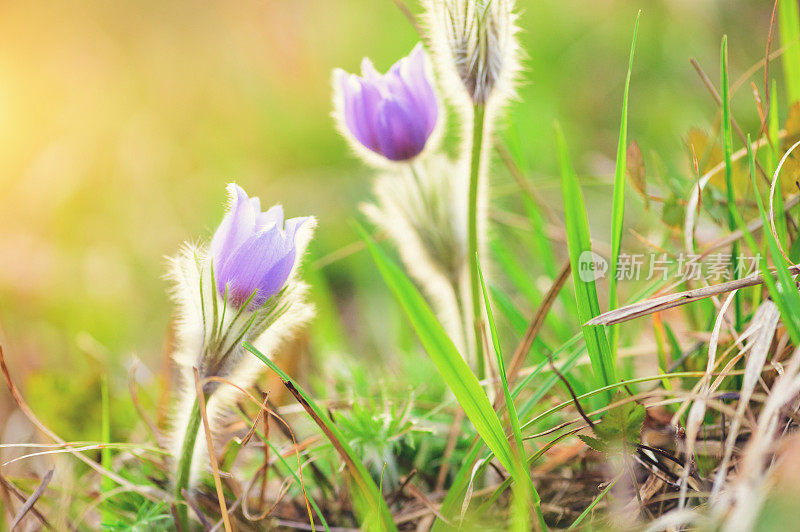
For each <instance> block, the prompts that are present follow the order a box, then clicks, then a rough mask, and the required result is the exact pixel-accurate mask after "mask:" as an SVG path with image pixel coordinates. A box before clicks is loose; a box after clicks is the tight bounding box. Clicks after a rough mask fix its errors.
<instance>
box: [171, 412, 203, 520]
mask: <svg viewBox="0 0 800 532" xmlns="http://www.w3.org/2000/svg"><path fill="white" fill-rule="evenodd" d="M200 420H201V416H200V402H199V401H198V400H197V399H195V400H194V404H193V405H192V413H191V414H189V423H188V425H187V426H186V433H185V434H184V435H183V445H182V446H181V456H180V459H179V461H178V473H177V477H176V478H175V502H176V503H177V504H176V510H177V512H178V521H180V525H181V528H182V529H183V530H189V508H188V507H187V506H186V504H185V502H184V501H183V490H184V489H188V488H189V476H190V475H191V471H192V455H193V454H194V444H195V441H197V432H198V430H199V429H200Z"/></svg>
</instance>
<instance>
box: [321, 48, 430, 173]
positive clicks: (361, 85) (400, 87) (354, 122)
mask: <svg viewBox="0 0 800 532" xmlns="http://www.w3.org/2000/svg"><path fill="white" fill-rule="evenodd" d="M334 83H335V85H336V87H335V89H336V91H337V102H336V103H337V112H338V114H339V117H338V118H339V120H340V122H341V123H342V126H343V128H344V129H346V133H349V134H350V135H351V136H352V137H353V138H354V139H355V140H356V141H357V142H358V143H359V144H361V145H362V146H364V147H366V148H368V149H369V150H371V151H373V152H375V153H377V154H379V155H381V156H383V157H385V158H386V159H389V160H390V161H407V160H410V159H413V158H414V157H416V156H417V155H419V154H420V153H421V152H422V150H423V149H425V145H426V144H427V142H428V140H429V139H430V137H431V135H432V134H433V132H434V129H435V127H436V122H437V120H438V117H439V102H438V100H437V98H436V92H435V91H434V89H433V85H432V83H431V80H430V79H429V78H428V74H427V72H426V67H425V52H424V51H423V49H422V45H420V44H418V45H417V46H415V47H414V49H413V50H412V51H411V53H410V54H409V55H408V56H407V57H404V58H402V59H400V60H399V61H397V62H396V63H395V64H394V65H392V67H391V68H390V69H389V71H388V72H387V73H386V74H380V73H378V71H377V70H375V67H374V66H373V65H372V62H371V61H370V60H369V59H367V58H364V61H363V62H362V64H361V76H358V75H356V74H348V73H347V72H344V71H343V70H340V69H337V70H336V71H335V72H334Z"/></svg>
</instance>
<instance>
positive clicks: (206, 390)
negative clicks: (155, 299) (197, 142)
mask: <svg viewBox="0 0 800 532" xmlns="http://www.w3.org/2000/svg"><path fill="white" fill-rule="evenodd" d="M228 193H229V194H230V206H229V208H228V212H227V213H226V214H225V217H224V218H223V220H222V223H221V224H220V225H219V227H218V228H217V230H216V232H215V233H214V237H213V239H212V240H211V243H210V245H208V246H194V245H190V244H187V245H185V246H184V248H183V249H182V250H181V252H180V253H179V254H178V255H177V256H176V257H174V258H173V259H172V260H171V268H170V273H169V277H170V279H171V280H172V282H173V299H174V301H175V304H176V307H177V314H178V320H177V326H176V349H175V351H174V353H173V360H174V361H175V364H176V366H177V367H178V369H179V372H180V383H179V386H178V389H177V397H176V403H177V405H176V408H175V410H174V423H173V431H174V437H173V445H174V447H173V456H174V457H175V463H176V471H175V484H174V489H175V491H174V493H175V498H176V500H178V501H180V500H182V499H183V490H184V489H189V487H190V486H191V484H192V482H193V481H194V480H196V478H197V477H198V475H199V473H200V472H201V471H202V469H203V467H204V465H205V463H206V461H207V459H208V448H207V445H206V438H205V437H200V438H198V433H199V432H200V431H201V430H202V426H201V420H202V417H201V412H200V401H199V398H198V394H197V392H196V384H195V380H196V377H195V372H196V373H197V377H198V378H199V382H200V383H201V384H202V385H203V386H202V393H203V394H204V396H205V399H206V404H207V407H206V416H207V419H208V420H209V423H210V424H211V431H212V432H213V431H214V429H213V425H214V423H215V422H216V421H218V420H219V418H220V417H221V416H222V415H223V414H224V413H225V411H226V408H228V407H229V406H230V405H231V404H233V403H234V401H235V400H236V398H237V396H238V394H239V393H240V392H239V390H238V388H237V387H240V388H242V389H245V388H247V387H249V386H251V385H252V384H253V383H254V382H255V380H256V378H257V377H258V376H259V374H260V373H261V371H262V369H263V365H262V364H260V363H259V362H258V361H257V360H256V359H255V358H253V357H252V356H249V354H247V353H246V352H245V351H244V349H243V347H242V343H243V342H245V341H246V342H250V343H251V344H253V345H255V346H257V347H258V349H259V350H261V351H262V352H265V353H270V352H274V351H275V350H276V349H277V348H278V347H279V345H280V344H281V343H282V342H284V341H285V340H287V339H289V338H290V337H291V336H292V335H293V334H294V333H295V332H296V330H297V329H298V328H299V327H301V326H302V325H304V324H305V323H306V322H307V321H308V320H309V319H310V318H311V316H312V314H313V309H312V307H311V306H310V305H309V304H308V303H306V301H305V295H306V291H307V286H306V285H305V284H304V283H302V282H301V281H300V280H299V279H298V278H297V271H298V266H299V263H300V260H301V258H302V256H303V254H304V253H305V249H306V246H307V244H308V242H309V241H310V239H311V236H312V233H313V229H314V225H315V220H314V219H313V218H310V217H306V218H290V219H287V220H284V215H283V209H282V208H281V206H279V205H276V206H274V207H272V208H270V209H269V210H267V211H264V212H262V211H261V204H260V201H259V199H258V198H256V197H253V198H251V197H248V195H247V193H245V191H244V190H243V189H242V188H241V187H239V186H237V185H235V184H230V185H228ZM227 383H231V384H233V385H235V386H233V385H231V384H227ZM178 511H179V519H180V521H181V522H182V525H184V530H188V528H187V524H188V515H187V511H186V506H185V505H183V504H179V505H178Z"/></svg>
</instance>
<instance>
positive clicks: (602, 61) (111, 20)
mask: <svg viewBox="0 0 800 532" xmlns="http://www.w3.org/2000/svg"><path fill="white" fill-rule="evenodd" d="M518 5H519V8H520V11H521V17H520V26H521V27H522V33H521V39H522V43H523V49H524V52H525V54H526V58H525V61H524V65H525V73H524V79H523V81H522V83H521V85H520V88H519V98H518V99H517V101H516V102H514V103H513V104H512V106H511V107H512V112H511V113H510V114H509V116H510V117H511V118H510V121H512V122H513V124H514V126H515V127H516V128H517V129H518V131H519V135H520V138H521V139H522V143H523V146H524V150H525V154H526V157H527V159H528V162H529V163H530V166H531V168H532V169H533V175H532V177H531V179H532V183H533V184H534V185H535V186H537V187H538V188H539V189H540V191H541V193H542V194H543V195H545V197H548V195H551V197H553V198H554V201H553V202H552V204H553V205H559V204H560V200H559V199H558V192H557V187H556V185H557V181H556V180H555V177H554V176H555V166H556V161H555V156H554V153H553V152H554V145H553V136H552V127H551V126H552V123H553V121H554V120H555V119H558V120H559V121H560V122H561V124H562V126H563V127H564V129H565V132H566V135H567V138H568V139H569V143H570V147H571V151H572V155H573V159H574V162H575V165H576V167H577V168H578V170H579V172H580V173H581V174H582V175H584V176H594V177H593V178H592V179H594V178H596V179H594V181H593V182H594V184H597V183H598V182H599V184H600V186H605V185H607V184H609V183H610V181H611V174H612V172H613V157H614V154H615V149H616V142H617V134H618V127H619V122H618V121H619V109H620V103H621V97H622V87H623V82H624V76H625V69H626V66H627V56H628V52H629V47H630V40H631V34H632V30H633V22H634V19H635V16H636V12H637V11H638V10H639V9H642V11H643V13H642V19H641V25H640V28H639V42H638V46H637V50H636V59H635V62H634V71H633V78H632V84H631V96H630V109H629V113H630V125H629V138H630V139H631V140H636V141H637V142H638V143H639V145H640V146H641V148H642V151H643V152H645V153H646V154H652V153H656V154H658V157H659V158H660V159H661V160H662V161H663V165H662V167H661V168H660V169H659V171H660V172H661V173H662V174H669V173H670V172H680V173H683V174H685V173H687V172H688V170H689V167H688V160H689V159H688V158H687V149H686V135H687V133H688V131H689V129H690V128H691V127H694V126H697V127H701V128H710V127H711V124H712V123H713V119H714V114H715V111H716V106H715V104H714V102H713V100H712V99H711V98H710V96H709V94H708V92H707V90H706V89H705V87H704V86H703V85H702V83H701V82H700V80H699V78H698V76H697V75H696V73H695V72H694V71H693V69H692V67H691V65H690V63H689V59H690V58H691V57H694V58H696V59H697V60H698V61H699V63H700V64H701V65H702V66H703V67H704V68H705V69H706V71H707V72H708V73H709V75H710V77H711V78H712V79H714V80H715V81H716V80H717V79H718V76H719V63H718V62H719V43H720V39H721V37H722V34H723V32H725V33H727V34H728V36H729V47H730V63H731V70H732V72H733V78H734V79H735V78H736V77H738V75H739V74H741V73H742V72H744V71H745V70H746V69H747V68H748V67H749V66H751V65H752V64H754V63H755V62H756V61H758V60H759V59H760V58H761V57H763V54H764V50H765V47H766V39H767V30H768V24H769V17H770V12H771V7H772V3H771V2H742V1H731V0H726V1H706V0H672V1H648V2H631V1H626V2H622V1H597V0H588V1H587V0H570V1H565V2H556V1H547V0H545V1H530V0H527V1H519V2H518ZM411 7H412V9H413V10H415V11H416V10H418V7H417V6H416V5H412V6H411ZM417 40H418V37H417V35H416V33H415V31H414V29H413V27H412V26H411V25H410V24H409V22H408V20H407V19H406V18H405V17H404V16H403V14H402V13H401V12H400V10H398V8H397V7H396V6H395V5H394V3H393V2H392V0H258V1H240V0H232V1H225V2H220V1H210V0H193V1H191V2H190V1H185V0H180V1H176V0H159V1H157V2H156V1H152V0H141V1H137V2H106V1H99V0H86V1H80V0H71V1H66V2H50V1H43V0H32V1H26V2H3V3H2V4H1V5H0V341H2V345H3V346H4V348H5V351H6V354H7V356H8V358H9V359H10V363H11V366H12V371H13V372H14V374H15V376H16V378H17V379H18V380H19V382H20V383H21V384H22V385H23V386H24V387H25V388H26V393H27V394H29V395H30V397H31V401H32V402H33V403H34V404H35V406H38V407H39V408H44V409H45V410H46V412H45V413H44V414H43V416H45V417H46V418H47V419H49V420H50V421H51V422H53V423H55V424H57V428H58V427H59V426H60V428H61V429H63V430H67V431H69V430H70V427H75V426H76V425H80V424H81V420H83V421H85V422H91V423H92V424H93V425H94V426H97V423H98V422H97V419H98V418H97V417H95V416H94V414H88V413H87V410H86V409H94V408H95V406H96V397H97V395H95V391H97V388H96V387H94V382H95V381H94V380H93V377H92V375H94V374H95V373H97V372H98V371H99V370H98V368H102V367H104V365H107V366H108V368H109V371H110V372H111V373H112V375H115V376H116V377H115V378H116V381H114V382H116V385H115V386H114V387H113V388H114V389H113V390H112V393H113V394H114V395H115V396H117V397H118V398H119V399H120V401H121V402H125V401H127V399H126V396H127V391H126V390H125V389H124V386H125V385H124V383H125V376H126V375H127V369H126V368H127V366H128V365H129V364H130V360H131V358H132V355H133V354H135V355H136V356H138V357H139V358H141V359H142V360H143V361H144V364H145V366H146V367H148V368H150V370H151V371H152V372H153V373H154V374H155V373H157V372H158V370H159V367H160V365H161V364H162V358H163V357H162V351H163V346H164V345H165V342H166V339H167V338H168V330H169V319H170V313H171V305H170V302H169V299H168V297H167V295H166V290H167V288H168V284H167V282H166V281H165V280H164V279H163V274H164V271H165V259H164V257H165V256H167V255H171V254H174V253H175V252H176V250H177V249H178V247H179V246H180V245H181V243H182V242H183V241H185V240H192V241H196V240H199V239H203V238H207V237H208V236H209V235H210V233H211V231H212V230H213V228H214V227H215V226H216V224H217V223H218V222H219V220H220V219H221V216H222V213H223V210H224V201H225V197H224V186H225V184H226V183H227V182H229V181H234V180H235V181H237V182H238V183H240V184H241V185H242V186H244V187H245V189H246V190H247V191H248V192H249V193H251V194H254V195H259V196H260V197H261V198H262V202H263V203H264V204H271V203H277V202H280V203H283V204H284V206H285V208H286V211H287V214H288V215H290V216H297V215H306V214H314V215H316V216H317V217H318V218H319V230H318V234H317V238H316V239H315V242H314V245H313V249H312V253H313V256H312V257H311V258H310V263H311V264H312V265H313V263H314V261H315V260H317V259H319V258H321V257H322V258H324V257H326V256H327V257H329V254H330V253H336V252H337V250H340V249H342V248H344V247H345V246H348V245H349V244H351V243H353V242H355V241H356V240H357V236H356V233H355V231H354V230H353V228H352V226H351V224H350V221H351V220H352V219H353V217H355V216H358V205H359V203H361V202H364V201H366V200H368V199H369V198H370V187H371V179H372V177H371V176H372V172H371V170H370V169H368V168H366V167H365V166H364V165H363V164H362V163H361V162H359V161H358V160H357V159H356V158H355V157H354V156H353V155H352V154H351V153H350V152H349V151H348V148H347V147H346V144H345V142H344V141H343V139H341V138H340V136H339V135H338V134H337V132H336V131H335V129H334V127H333V121H332V119H331V117H330V78H331V71H332V69H333V68H334V67H342V68H345V69H347V70H355V69H357V68H358V66H359V63H360V60H361V58H362V57H363V56H369V57H371V58H372V59H373V60H374V62H375V64H376V66H377V67H378V68H379V69H381V70H385V69H386V68H388V66H389V65H390V64H391V63H392V62H393V61H395V60H396V59H397V58H399V57H400V56H402V55H405V54H406V53H407V52H408V51H409V50H410V49H411V48H412V47H413V45H414V44H415V42H416V41H417ZM773 68H774V70H773V72H775V73H778V71H779V67H778V65H777V64H775V65H774V66H773ZM761 77H763V74H762V73H759V74H757V75H756V76H754V79H755V80H756V81H758V83H759V85H761V83H762V82H761ZM752 101H753V100H752V94H751V91H750V90H749V88H748V86H747V85H745V86H744V88H743V89H742V90H740V91H739V93H737V95H736V96H735V98H734V106H735V108H736V109H737V111H739V112H738V114H737V118H738V119H739V121H740V123H742V125H743V128H744V129H745V130H746V131H749V130H752V129H753V127H754V125H755V124H757V121H756V120H757V115H756V113H755V110H754V106H753V103H752ZM649 156H650V155H648V157H649ZM498 166H499V165H495V167H498ZM511 182H512V181H511V179H510V178H509V177H508V176H506V175H505V174H504V173H502V172H498V173H497V175H496V177H493V181H492V186H493V189H494V190H495V191H498V190H499V191H502V190H503V187H504V186H505V187H506V189H508V187H507V186H506V185H508V184H509V183H511ZM605 197H608V196H605ZM609 205H610V202H607V201H602V202H596V203H594V204H592V203H590V205H589V208H590V210H591V211H592V215H594V216H599V217H602V218H603V219H607V217H608V209H609ZM556 210H559V209H556ZM636 223H639V222H638V221H636V220H631V221H630V224H632V225H633V224H636ZM604 225H607V222H604ZM593 230H594V229H593ZM596 236H597V237H598V238H602V231H601V230H598V233H597V235H596ZM626 238H627V237H626ZM325 262H326V263H327V265H326V266H325V267H324V268H321V269H319V270H317V271H314V272H311V277H312V278H314V281H315V283H317V287H318V289H317V294H316V297H317V298H318V299H320V302H321V304H322V310H323V316H322V319H321V320H320V321H318V322H317V323H316V324H315V325H314V327H315V329H314V330H313V331H312V338H314V336H313V335H314V334H318V335H323V336H325V335H326V336H327V337H328V339H329V340H330V339H331V338H334V337H335V336H336V335H337V334H344V335H347V336H348V340H347V341H342V342H341V343H340V344H339V346H340V347H341V346H348V347H347V348H344V349H343V351H345V352H344V355H346V356H352V357H355V358H360V359H368V360H385V359H386V357H387V356H388V355H387V354H388V353H390V352H391V350H392V346H391V345H387V344H386V342H385V341H382V340H383V339H385V338H386V334H385V332H386V330H387V329H392V328H397V327H400V326H401V325H398V323H397V322H398V320H399V318H398V315H397V314H395V313H394V312H395V311H394V310H393V309H394V306H393V303H392V302H390V301H389V296H388V293H387V291H386V290H385V288H384V287H383V285H382V283H381V281H380V280H379V279H378V277H377V275H376V273H375V269H374V266H373V265H372V263H371V262H370V260H369V258H368V257H366V255H364V254H363V253H356V254H354V255H352V256H349V257H347V258H344V259H342V260H338V261H335V262H330V261H328V260H325ZM324 286H327V287H330V292H328V291H326V290H323V289H322V287H324ZM326 301H327V303H329V304H330V306H328V307H326ZM376 308H380V309H381V312H375V309H376ZM332 309H333V312H331V310H332ZM326 313H327V317H326ZM331 315H335V316H336V318H337V319H336V320H331ZM334 322H335V323H334ZM332 323H334V324H333V325H331V324H332ZM322 328H324V329H325V331H320V329H322ZM333 343H337V342H336V341H335V338H334V339H333ZM320 352H322V351H320ZM325 352H327V353H333V351H332V350H328V351H325ZM318 356H319V355H318ZM317 363H318V364H320V365H324V364H325V363H326V361H320V360H317ZM378 367H380V366H378ZM86 375H89V376H88V377H87V376H86ZM87 379H88V380H87ZM97 393H98V394H99V391H97ZM48 394H49V397H48ZM73 394H75V395H77V396H81V397H82V399H70V400H69V401H66V400H65V398H66V397H71V396H72V395H73ZM81 394H82V395H81ZM9 402H10V399H9V396H8V394H7V393H6V392H5V390H3V391H2V392H0V419H2V418H4V417H5V415H6V413H7V412H9V411H10V406H9V404H8V403H9ZM81 405H84V406H81ZM97 408H99V407H97ZM87 418H94V419H87ZM0 425H2V424H1V423H0ZM65 436H68V437H69V436H75V435H69V434H65Z"/></svg>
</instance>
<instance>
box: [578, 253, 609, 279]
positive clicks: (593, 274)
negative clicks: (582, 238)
mask: <svg viewBox="0 0 800 532" xmlns="http://www.w3.org/2000/svg"><path fill="white" fill-rule="evenodd" d="M606 272H608V261H607V260H606V259H604V258H603V257H602V256H601V255H598V254H597V253H595V252H594V251H591V250H587V251H584V252H583V253H581V255H580V257H578V277H580V279H581V281H583V282H585V283H588V282H590V281H594V280H597V279H600V278H601V277H605V275H606Z"/></svg>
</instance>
